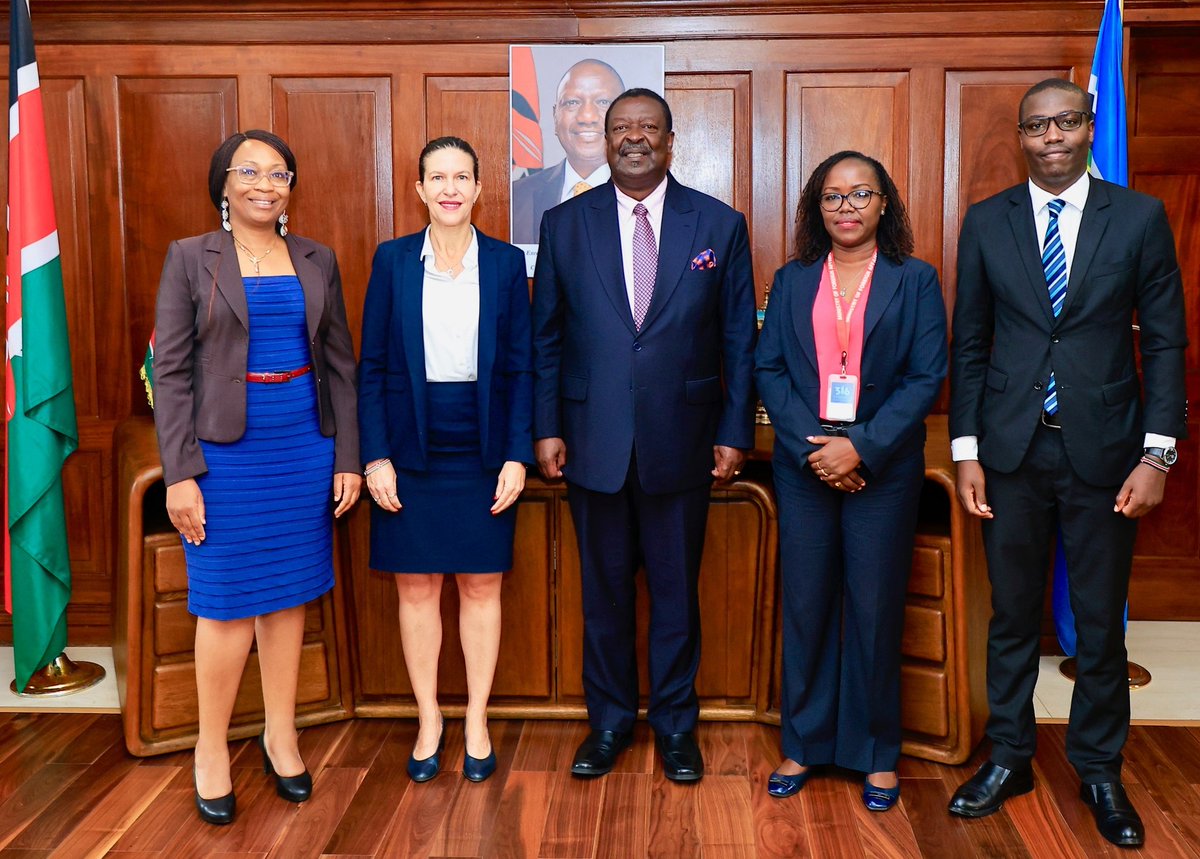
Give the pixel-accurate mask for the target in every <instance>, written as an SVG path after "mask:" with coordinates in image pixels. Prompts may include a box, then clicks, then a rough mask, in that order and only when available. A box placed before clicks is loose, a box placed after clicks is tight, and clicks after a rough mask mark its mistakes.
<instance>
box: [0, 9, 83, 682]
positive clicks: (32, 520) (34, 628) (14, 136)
mask: <svg viewBox="0 0 1200 859" xmlns="http://www.w3.org/2000/svg"><path fill="white" fill-rule="evenodd" d="M10 8H11V13H12V21H11V29H10V31H9V42H8V46H9V61H10V67H9V76H8V117H9V129H8V260H7V268H6V284H7V292H6V302H5V326H4V330H5V341H6V349H5V375H4V392H5V394H4V419H5V429H6V432H5V449H4V453H5V468H4V475H5V485H4V506H5V517H4V531H5V534H4V538H5V539H4V607H5V609H6V610H8V611H9V612H10V613H11V614H12V616H13V656H14V659H15V661H16V681H17V688H18V689H24V688H25V686H26V684H27V683H28V682H29V678H30V676H31V675H32V674H33V673H34V672H36V671H38V670H40V669H41V668H43V667H44V666H45V665H47V664H48V663H50V662H51V661H53V660H54V659H56V658H57V657H58V656H59V654H60V653H62V651H63V648H64V647H66V644H67V617H66V612H67V602H68V601H69V600H70V598H71V566H70V562H69V561H68V558H67V526H66V517H65V515H64V512H63V490H62V467H63V461H64V460H66V458H67V457H68V456H70V455H71V453H72V452H73V451H74V450H75V449H76V448H77V447H78V446H79V431H78V429H77V428H76V425H75V398H74V395H73V391H72V386H71V350H70V346H69V344H68V343H67V313H66V303H65V300H64V298H63V282H62V266H61V265H60V263H59V257H58V229H57V226H56V224H55V220H54V201H53V197H52V196H51V193H50V162H49V157H48V153H47V149H46V126H45V122H44V120H43V118H42V95H41V90H40V88H39V82H38V68H37V61H36V60H35V58H34V54H33V31H32V28H31V25H30V21H29V2H28V0H13V2H12V3H11V6H10Z"/></svg>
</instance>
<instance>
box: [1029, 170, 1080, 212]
mask: <svg viewBox="0 0 1200 859" xmlns="http://www.w3.org/2000/svg"><path fill="white" fill-rule="evenodd" d="M1091 187H1092V183H1091V179H1090V178H1089V176H1088V173H1087V171H1086V170H1084V171H1083V175H1082V176H1080V177H1079V178H1078V179H1076V180H1075V182H1074V184H1072V185H1071V186H1070V187H1069V188H1067V189H1066V190H1065V191H1063V192H1062V193H1061V194H1051V193H1050V192H1049V191H1047V190H1045V189H1044V188H1040V187H1038V186H1037V185H1035V184H1034V182H1033V180H1032V179H1030V180H1029V196H1030V198H1031V199H1032V200H1033V211H1034V212H1040V211H1041V210H1042V209H1044V208H1045V207H1046V206H1047V204H1049V202H1050V201H1051V200H1062V201H1063V202H1065V203H1066V204H1067V205H1068V206H1072V207H1074V208H1075V209H1077V210H1079V211H1080V212H1082V211H1083V207H1084V204H1085V203H1087V198H1088V189H1089V188H1091Z"/></svg>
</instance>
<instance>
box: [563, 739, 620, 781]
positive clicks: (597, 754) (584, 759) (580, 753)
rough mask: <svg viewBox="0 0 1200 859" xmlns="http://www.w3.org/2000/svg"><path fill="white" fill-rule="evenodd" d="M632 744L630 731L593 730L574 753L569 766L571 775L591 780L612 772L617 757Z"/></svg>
mask: <svg viewBox="0 0 1200 859" xmlns="http://www.w3.org/2000/svg"><path fill="white" fill-rule="evenodd" d="M632 742H633V733H632V732H631V731H624V732H622V731H597V730H593V731H592V732H591V733H590V734H588V735H587V739H586V740H584V741H583V742H582V743H580V744H579V748H578V749H577V750H576V751H575V761H574V763H572V764H571V775H574V776H579V777H580V778H591V777H593V776H598V775H604V774H605V773H609V772H612V768H613V765H614V764H616V762H617V755H619V754H621V752H623V751H625V749H627V748H629V746H630V744H631V743H632Z"/></svg>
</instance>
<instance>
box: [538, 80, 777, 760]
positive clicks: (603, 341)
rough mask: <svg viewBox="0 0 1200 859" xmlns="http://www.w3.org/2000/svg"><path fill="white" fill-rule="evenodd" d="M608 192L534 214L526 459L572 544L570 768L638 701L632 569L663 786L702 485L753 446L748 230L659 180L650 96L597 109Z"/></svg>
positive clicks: (656, 111) (685, 756)
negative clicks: (577, 609)
mask: <svg viewBox="0 0 1200 859" xmlns="http://www.w3.org/2000/svg"><path fill="white" fill-rule="evenodd" d="M605 139H606V142H607V149H608V163H609V165H610V167H611V170H612V182H610V183H607V184H605V185H602V186H601V187H599V188H596V189H594V190H592V191H588V192H587V193H585V194H583V195H581V196H579V197H576V198H574V199H571V200H568V201H567V202H566V203H564V204H563V205H561V206H558V207H556V208H554V209H551V210H550V211H548V212H547V213H546V215H545V217H544V218H543V220H542V229H541V241H540V247H539V251H538V261H537V270H536V274H535V276H534V295H533V325H534V437H535V439H536V441H535V446H534V455H535V456H536V458H537V460H538V465H539V466H540V467H541V470H542V473H543V474H544V475H545V476H546V477H548V478H557V477H560V476H565V477H566V480H567V498H568V501H569V503H570V506H571V515H572V518H573V519H574V523H575V530H576V533H577V535H578V539H579V553H580V556H581V563H582V588H583V612H584V657H583V659H584V661H583V684H584V691H585V695H586V699H587V705H588V715H589V719H590V722H591V726H592V731H591V734H590V735H589V736H588V738H587V739H586V740H585V741H584V742H583V744H582V745H581V746H580V747H579V750H578V751H577V752H576V755H575V761H574V764H573V765H572V767H571V771H572V773H574V774H575V775H577V776H596V775H603V774H604V773H607V772H608V771H609V770H611V769H612V767H613V763H614V761H615V759H616V756H617V754H618V753H619V752H620V751H621V750H622V749H624V748H625V747H627V746H628V745H629V743H630V740H631V733H632V729H633V723H634V720H635V719H636V718H637V707H638V675H637V664H636V657H635V649H634V648H635V642H634V638H635V628H634V627H635V623H634V619H635V614H634V599H635V594H636V591H635V587H634V575H635V572H636V570H637V568H638V566H639V564H642V565H644V568H645V571H646V584H647V586H648V588H649V591H650V600H651V607H650V647H649V651H650V656H649V662H650V665H649V668H650V686H651V688H650V703H649V708H648V712H647V717H648V719H649V722H650V725H651V727H653V729H654V732H655V734H656V735H657V738H658V749H659V753H660V755H661V756H662V759H663V769H664V771H665V773H666V776H667V777H668V778H670V779H673V780H676V781H694V780H696V779H699V778H700V777H701V775H702V774H703V770H704V764H703V760H702V759H701V756H700V749H699V747H698V746H697V745H696V741H695V738H694V736H693V729H694V728H695V724H696V718H697V716H698V714H699V705H698V702H697V697H696V689H695V677H696V668H697V666H698V664H699V660H700V630H699V601H698V599H697V583H698V579H699V573H700V556H701V553H702V550H703V547H704V530H705V522H706V520H707V516H708V499H709V488H710V485H711V483H712V481H713V479H714V478H715V479H716V480H718V481H725V480H729V479H730V478H731V477H732V476H733V475H735V474H737V473H738V469H739V468H740V466H741V463H742V461H743V459H744V456H745V454H744V450H745V449H748V448H750V447H752V446H753V442H754V418H753V413H754V399H753V395H752V392H751V389H752V370H753V364H754V359H753V349H754V337H755V323H754V287H753V283H752V269H751V264H750V245H749V240H748V236H747V231H746V220H745V218H744V217H743V216H742V215H741V214H740V213H738V212H735V211H734V210H733V209H731V208H729V207H728V206H726V205H725V204H724V203H721V202H720V201H718V200H715V199H713V198H712V197H709V196H707V195H705V194H701V193H700V192H699V191H695V190H693V189H691V188H687V187H685V186H683V185H680V184H679V183H678V182H677V181H675V179H674V178H673V177H671V176H670V175H668V172H667V170H668V165H669V159H670V154H671V148H672V145H673V143H674V132H673V131H672V130H671V110H670V107H669V106H668V105H667V103H666V101H665V100H664V99H663V98H662V96H660V95H658V94H657V93H655V92H652V91H650V90H645V89H632V90H628V91H627V92H625V93H622V94H621V95H620V96H619V97H617V98H616V99H615V100H614V101H613V103H612V105H611V107H610V108H609V110H608V115H607V117H606V122H605Z"/></svg>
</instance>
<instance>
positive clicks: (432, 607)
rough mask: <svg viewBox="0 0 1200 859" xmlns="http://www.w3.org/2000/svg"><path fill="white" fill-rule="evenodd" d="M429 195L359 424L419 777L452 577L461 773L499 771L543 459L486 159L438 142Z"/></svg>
mask: <svg viewBox="0 0 1200 859" xmlns="http://www.w3.org/2000/svg"><path fill="white" fill-rule="evenodd" d="M418 171H419V176H420V179H419V181H418V182H417V183H416V191H417V194H418V196H419V197H420V198H421V201H422V202H423V203H424V204H425V206H426V207H427V208H428V210H429V227H428V228H426V229H425V230H422V231H421V232H419V233H414V234H413V235H410V236H404V237H402V238H398V239H393V240H392V241H388V242H384V243H383V244H381V245H380V246H379V249H378V250H377V251H376V252H375V260H374V262H373V263H372V267H371V280H370V283H369V284H368V285H367V297H366V302H365V306H364V308H363V335H362V355H361V364H360V366H359V404H358V405H359V426H360V430H361V439H362V456H363V460H364V461H365V463H366V469H365V473H366V475H367V488H368V490H369V491H370V493H371V496H372V498H373V499H374V501H375V504H374V506H373V507H372V509H371V567H372V568H374V569H377V570H384V571H387V572H391V573H399V574H400V575H397V576H396V589H397V592H398V594H399V603H400V609H399V614H400V638H401V643H402V644H403V647H404V663H405V666H406V667H407V669H408V676H409V680H410V681H411V682H412V687H413V695H414V697H415V698H416V700H417V709H418V713H419V718H420V728H419V731H418V734H417V741H416V745H415V746H414V748H413V751H412V755H411V757H410V758H409V762H408V773H409V775H410V776H411V777H412V779H413V780H414V781H427V780H429V779H431V778H433V777H434V776H435V775H437V773H438V769H439V767H440V764H441V749H442V736H443V733H442V732H443V719H442V714H441V711H440V709H439V707H438V701H437V670H438V656H439V654H440V652H441V644H442V622H441V591H442V582H443V579H444V577H445V574H448V573H453V574H455V579H456V583H457V587H458V597H459V631H460V632H459V635H460V637H461V640H462V649H463V657H464V661H465V663H466V669H467V691H468V698H467V708H466V718H465V721H464V726H463V730H464V733H465V745H466V757H465V759H464V762H463V775H464V776H466V777H467V778H468V779H470V780H472V781H482V780H483V779H485V778H487V777H488V776H489V775H491V774H492V772H493V771H494V770H495V768H496V756H495V753H494V752H493V751H492V744H491V740H490V738H489V736H488V730H487V702H488V696H489V695H490V693H491V687H492V678H493V676H494V675H495V671H496V659H497V656H498V654H499V650H500V587H501V580H502V578H503V572H504V571H505V570H507V569H509V568H510V567H511V566H512V558H513V532H514V530H515V528H516V507H515V506H514V502H516V500H517V496H519V495H520V494H521V490H522V489H523V488H524V486H525V465H524V463H526V462H532V461H533V450H532V433H531V424H532V418H533V414H532V402H533V381H532V379H533V376H532V366H531V360H532V359H531V357H530V352H531V339H530V338H531V335H530V322H529V285H528V281H527V279H526V277H525V256H524V254H523V253H521V251H519V250H517V249H516V248H515V247H513V246H512V245H510V244H507V243H505V242H502V241H498V240H496V239H493V238H489V237H488V236H485V235H484V234H483V233H482V232H480V231H479V230H477V229H475V228H474V227H473V226H472V225H471V210H472V207H473V206H474V205H475V203H476V201H477V200H478V199H479V195H480V191H481V189H482V186H481V184H480V182H479V159H478V158H477V157H476V155H475V151H474V150H473V149H472V148H471V146H470V144H468V143H467V142H466V141H464V140H460V139H459V138H457V137H440V138H438V139H436V140H433V141H430V142H429V143H428V144H427V145H426V146H425V149H424V150H423V151H422V152H421V156H420V159H419V162H418Z"/></svg>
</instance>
